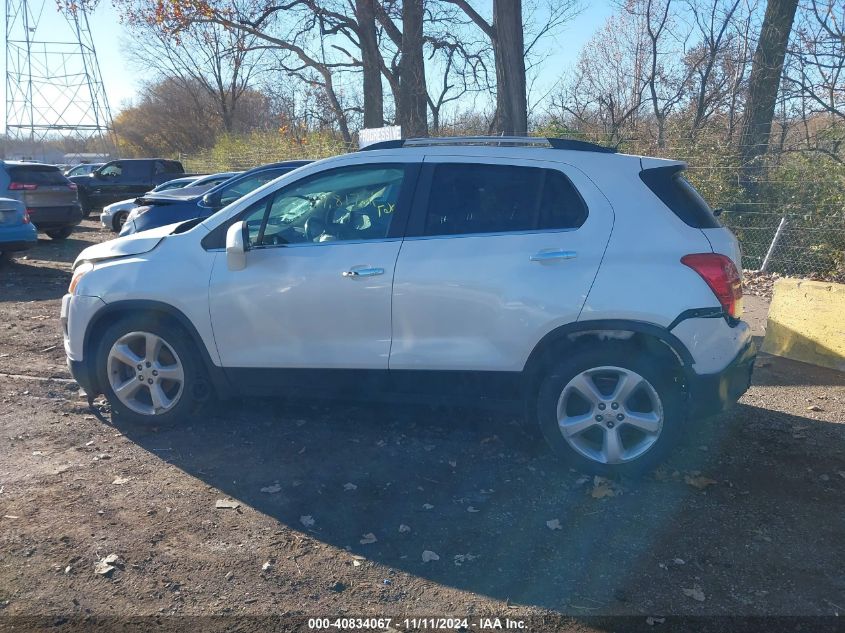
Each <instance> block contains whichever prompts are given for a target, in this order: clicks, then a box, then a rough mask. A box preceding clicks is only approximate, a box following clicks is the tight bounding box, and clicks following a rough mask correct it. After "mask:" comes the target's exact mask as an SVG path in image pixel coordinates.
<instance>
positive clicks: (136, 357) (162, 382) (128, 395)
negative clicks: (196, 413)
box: [107, 332, 185, 415]
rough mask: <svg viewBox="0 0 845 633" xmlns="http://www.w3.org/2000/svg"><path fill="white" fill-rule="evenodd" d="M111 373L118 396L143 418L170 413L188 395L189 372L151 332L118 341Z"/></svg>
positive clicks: (110, 360) (111, 356)
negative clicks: (186, 376) (180, 399)
mask: <svg viewBox="0 0 845 633" xmlns="http://www.w3.org/2000/svg"><path fill="white" fill-rule="evenodd" d="M107 370H108V378H109V384H110V385H111V388H112V391H113V392H114V394H115V396H117V398H118V399H119V400H120V402H121V403H122V404H123V405H124V406H126V407H127V408H129V409H131V410H132V411H134V412H136V413H140V414H142V415H160V414H162V413H166V412H167V411H169V410H170V409H172V408H173V407H174V406H176V403H177V402H178V401H179V398H181V397H182V392H183V391H184V384H185V371H184V368H183V366H182V361H181V360H180V359H179V356H178V354H176V351H175V350H174V349H173V347H171V346H170V345H169V344H168V343H167V341H165V340H164V339H163V338H161V337H160V336H158V335H157V334H151V333H150V332H129V333H128V334H125V335H123V336H121V337H120V338H119V339H118V340H117V341H115V343H114V345H112V347H111V350H109V355H108V361H107Z"/></svg>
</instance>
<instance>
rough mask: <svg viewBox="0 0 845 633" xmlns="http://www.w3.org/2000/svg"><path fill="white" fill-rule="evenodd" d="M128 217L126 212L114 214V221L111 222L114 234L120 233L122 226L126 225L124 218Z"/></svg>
mask: <svg viewBox="0 0 845 633" xmlns="http://www.w3.org/2000/svg"><path fill="white" fill-rule="evenodd" d="M128 217H129V212H128V211H120V212H118V213H115V214H114V219H113V220H112V229H113V230H114V232H115V233H120V230H121V229H122V228H123V225H124V224H125V223H126V218H128Z"/></svg>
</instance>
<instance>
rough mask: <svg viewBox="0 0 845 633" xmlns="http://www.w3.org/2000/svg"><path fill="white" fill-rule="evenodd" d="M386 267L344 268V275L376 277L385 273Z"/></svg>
mask: <svg viewBox="0 0 845 633" xmlns="http://www.w3.org/2000/svg"><path fill="white" fill-rule="evenodd" d="M383 274H384V268H355V269H353V270H344V271H343V276H344V277H352V278H353V279H354V278H355V277H375V276H376V275H383Z"/></svg>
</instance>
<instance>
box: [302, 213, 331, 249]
mask: <svg viewBox="0 0 845 633" xmlns="http://www.w3.org/2000/svg"><path fill="white" fill-rule="evenodd" d="M325 231H326V221H325V220H324V219H323V218H320V217H317V216H314V215H312V216H311V217H309V218H308V219H307V220H305V239H306V240H308V241H309V242H313V241H314V240H316V239H317V238H318V237H320V236H321V235H322V234H323V233H325Z"/></svg>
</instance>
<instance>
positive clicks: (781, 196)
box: [181, 134, 845, 282]
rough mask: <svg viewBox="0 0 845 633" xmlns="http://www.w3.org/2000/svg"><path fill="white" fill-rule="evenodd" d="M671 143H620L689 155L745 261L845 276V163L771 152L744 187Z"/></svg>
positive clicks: (725, 163) (237, 161) (318, 137)
mask: <svg viewBox="0 0 845 633" xmlns="http://www.w3.org/2000/svg"><path fill="white" fill-rule="evenodd" d="M590 140H594V139H590ZM669 145H670V146H668V147H664V148H662V149H657V148H655V147H651V146H649V145H647V144H641V143H637V142H636V141H626V142H625V143H623V144H622V147H621V149H622V150H623V151H626V152H630V153H635V154H645V155H653V156H666V157H671V158H677V159H679V160H685V161H686V162H687V163H688V165H689V169H688V171H687V174H688V177H689V178H690V180H691V181H692V182H693V183H694V184H695V186H696V187H697V188H698V189H699V190H700V191H701V193H702V195H703V196H704V197H705V199H707V201H708V202H709V203H710V205H711V206H712V207H713V208H718V209H721V210H722V213H721V216H720V219H721V221H722V222H723V224H724V225H725V226H727V227H729V228H730V229H731V230H732V231H733V232H734V233H735V234H736V236H737V237H738V238H739V241H740V243H741V245H742V251H743V268H745V269H748V270H761V269H764V270H765V271H767V272H773V273H779V274H781V275H790V276H800V277H813V278H817V279H827V280H834V281H842V282H845V165H842V164H840V163H837V162H836V161H832V160H822V158H820V157H818V156H813V155H809V156H804V155H802V156H797V155H796V156H793V155H790V156H788V157H787V158H786V159H784V158H783V157H784V155H778V154H772V155H770V156H769V158H768V159H767V164H766V165H764V166H763V167H762V168H761V169H760V170H758V175H757V177H756V179H755V181H754V182H753V183H752V184H753V186H748V185H745V186H743V185H741V181H740V179H741V177H742V176H741V173H740V168H739V163H738V162H737V160H736V156H735V154H732V153H731V151H722V150H723V149H724V148H719V147H703V146H701V145H695V146H691V145H689V144H686V145H683V146H681V143H678V147H672V146H671V145H672V144H671V143H670V144H669ZM354 149H356V148H354V147H350V146H348V145H346V144H344V143H343V142H341V141H339V140H337V139H336V138H333V137H332V136H331V135H329V134H311V135H309V136H307V137H306V138H302V139H296V138H290V137H285V136H282V135H261V136H253V137H247V138H239V139H229V140H227V141H226V142H225V143H222V144H221V143H218V144H217V145H216V146H215V147H214V148H213V149H210V150H207V151H204V152H200V153H197V154H192V155H183V156H182V157H181V158H182V162H183V164H184V166H185V168H186V169H187V170H188V171H190V172H195V173H199V172H201V173H210V172H214V171H224V170H232V169H249V168H251V167H255V166H257V165H261V164H266V163H268V162H275V161H282V160H293V159H302V158H312V159H317V158H325V157H327V156H333V155H336V154H340V153H344V152H348V151H354ZM732 151H734V152H735V151H736V148H732Z"/></svg>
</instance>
